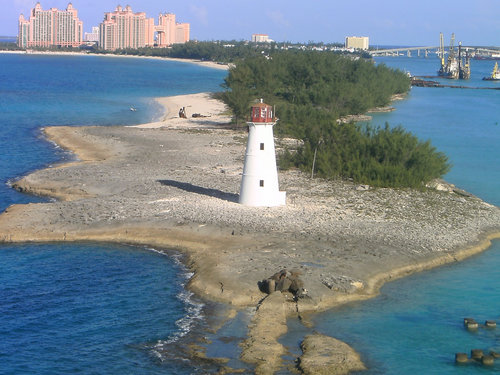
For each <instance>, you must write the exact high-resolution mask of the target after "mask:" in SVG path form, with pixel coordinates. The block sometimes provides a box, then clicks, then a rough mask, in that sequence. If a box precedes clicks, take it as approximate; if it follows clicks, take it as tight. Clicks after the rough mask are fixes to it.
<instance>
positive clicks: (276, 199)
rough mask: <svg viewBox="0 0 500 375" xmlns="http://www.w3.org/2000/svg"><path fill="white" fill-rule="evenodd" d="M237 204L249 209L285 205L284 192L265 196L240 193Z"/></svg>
mask: <svg viewBox="0 0 500 375" xmlns="http://www.w3.org/2000/svg"><path fill="white" fill-rule="evenodd" d="M239 203H240V204H242V205H244V206H249V207H276V206H285V205H286V191H277V192H275V193H274V194H272V195H270V194H267V195H265V196H262V195H260V196H259V195H255V194H245V193H244V192H241V193H240V199H239Z"/></svg>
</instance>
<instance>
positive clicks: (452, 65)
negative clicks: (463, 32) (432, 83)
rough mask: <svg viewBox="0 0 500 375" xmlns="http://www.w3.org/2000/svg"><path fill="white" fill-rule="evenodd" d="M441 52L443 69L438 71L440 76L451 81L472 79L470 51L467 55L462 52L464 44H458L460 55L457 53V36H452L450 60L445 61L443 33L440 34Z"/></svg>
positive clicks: (449, 52) (466, 52)
mask: <svg viewBox="0 0 500 375" xmlns="http://www.w3.org/2000/svg"><path fill="white" fill-rule="evenodd" d="M439 39H440V41H439V52H438V55H439V57H440V60H441V67H440V68H439V70H438V76H440V77H443V78H449V79H469V78H470V56H469V53H468V51H467V50H466V51H465V55H464V53H463V52H462V43H459V44H458V55H457V54H456V53H455V49H454V47H453V44H454V42H455V34H451V42H450V48H449V50H448V59H447V60H445V58H444V55H445V51H444V42H443V33H440V34H439Z"/></svg>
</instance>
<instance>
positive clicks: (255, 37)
mask: <svg viewBox="0 0 500 375" xmlns="http://www.w3.org/2000/svg"><path fill="white" fill-rule="evenodd" d="M272 41H273V40H272V39H269V35H267V34H252V43H271V42H272Z"/></svg>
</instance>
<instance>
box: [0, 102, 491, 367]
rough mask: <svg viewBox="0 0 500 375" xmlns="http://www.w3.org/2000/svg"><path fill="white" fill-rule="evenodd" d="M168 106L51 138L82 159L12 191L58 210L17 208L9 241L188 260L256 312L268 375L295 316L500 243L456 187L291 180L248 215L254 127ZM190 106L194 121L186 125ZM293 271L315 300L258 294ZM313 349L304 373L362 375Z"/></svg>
mask: <svg viewBox="0 0 500 375" xmlns="http://www.w3.org/2000/svg"><path fill="white" fill-rule="evenodd" d="M157 100H158V102H159V103H160V104H161V105H163V106H164V108H165V116H164V117H163V119H162V120H161V121H159V122H156V123H151V124H143V125H138V126H129V127H125V126H116V127H50V128H46V129H44V132H45V135H46V136H47V138H48V139H50V140H51V141H54V142H56V143H57V144H58V145H60V146H61V147H63V148H65V149H68V150H70V151H72V152H74V154H75V156H76V158H77V160H76V161H74V162H71V163H67V164H63V165H57V166H55V167H52V168H47V169H43V170H39V171H36V172H33V173H31V174H29V175H27V176H25V177H23V178H22V179H20V180H18V181H17V182H15V183H14V188H16V189H18V190H19V191H22V192H26V193H31V194H39V195H45V196H51V197H55V198H57V200H56V201H53V202H49V203H37V204H28V205H14V206H11V207H9V208H8V209H7V210H6V211H5V212H4V213H3V214H1V215H0V242H27V241H42V242H45V241H81V240H86V241H87V240H89V241H108V242H121V243H130V244H140V245H149V246H153V247H155V248H157V249H176V250H178V251H180V252H182V253H184V254H185V255H186V262H187V266H188V267H189V268H190V269H191V270H192V271H193V272H194V276H193V277H192V279H191V280H190V282H189V285H188V287H189V288H190V289H191V290H192V291H194V292H195V293H196V294H197V295H199V296H201V297H203V298H207V299H209V300H213V301H218V302H222V303H225V304H227V305H228V306H230V307H231V309H233V310H235V311H236V310H239V309H246V308H254V311H255V312H254V316H253V319H252V322H251V324H250V326H249V327H248V336H247V339H246V340H245V341H244V342H243V343H241V345H242V347H243V354H242V359H243V360H245V361H246V362H248V363H251V364H253V365H254V366H255V373H257V374H272V373H274V372H275V371H276V370H277V369H278V368H279V366H280V363H281V356H282V355H283V354H284V352H285V348H284V347H283V346H282V345H281V344H280V343H279V342H278V341H277V339H278V338H279V337H280V336H281V335H282V334H283V333H284V332H286V330H287V325H286V322H287V318H288V317H290V316H300V317H301V318H302V320H303V321H304V322H307V320H308V314H310V313H314V312H318V311H324V310H326V309H329V308H331V307H334V306H338V305H339V304H343V303H346V302H349V301H354V300H363V299H367V298H371V297H373V296H374V295H376V294H377V292H378V290H379V288H380V287H381V285H383V283H384V282H386V281H388V280H394V279H396V278H399V277H403V276H406V275H409V274H411V273H414V272H418V271H421V270H425V269H430V268H433V267H437V266H440V265H442V264H446V263H451V262H456V261H460V260H462V259H464V258H466V257H468V256H471V255H473V254H476V253H478V252H480V251H483V250H485V249H486V248H487V247H488V246H489V244H490V241H491V239H493V238H499V237H500V209H499V208H498V207H495V206H493V205H491V204H488V203H485V202H483V201H482V200H480V199H479V198H477V197H474V196H472V195H470V194H467V193H466V192H463V191H461V190H459V189H457V188H455V187H454V186H452V185H450V184H447V183H446V182H444V181H441V182H436V183H435V184H434V185H433V186H434V188H431V189H427V190H409V189H398V190H395V189H371V188H369V187H368V188H367V187H365V186H357V185H356V184H353V183H352V182H349V181H340V180H335V181H326V180H321V179H313V180H311V179H310V178H309V176H307V175H306V174H304V173H301V172H300V171H296V170H289V171H280V173H279V180H280V189H281V190H284V191H286V192H287V205H286V206H283V207H273V208H253V207H245V206H242V205H240V204H238V203H237V202H238V193H239V186H240V182H241V173H242V170H243V158H244V150H245V144H246V136H247V133H246V131H245V129H234V128H233V127H232V126H231V125H230V124H229V118H228V117H227V114H226V113H227V111H226V108H225V106H224V105H223V104H222V103H221V102H219V101H217V100H214V99H212V98H211V97H210V95H209V94H206V93H203V94H194V95H184V96H175V97H169V98H159V99H157ZM181 107H185V108H186V112H187V114H188V118H187V119H181V118H179V117H178V110H179V108H181ZM193 114H200V115H202V116H200V117H196V118H193V117H191V116H192V115H193ZM277 126H279V124H278V125H277ZM281 142H282V141H280V140H278V139H277V140H276V147H277V149H278V150H280V148H282V146H283V145H282V143H281ZM282 269H287V270H296V271H297V273H299V274H300V278H301V280H302V281H303V284H304V288H305V289H306V291H307V292H306V295H305V296H304V297H303V298H298V299H297V298H294V296H293V295H291V294H289V293H280V292H275V293H271V294H269V295H268V294H266V293H263V292H262V291H261V290H260V289H259V282H261V281H262V280H265V279H267V278H269V277H270V276H271V275H273V274H275V273H276V272H278V271H280V270H282ZM303 348H304V354H303V358H302V359H301V361H300V363H301V365H300V370H301V371H302V372H303V373H306V374H314V373H329V374H334V373H339V374H340V373H348V372H349V371H352V370H358V369H362V368H363V364H362V363H361V360H360V358H359V355H357V353H355V352H354V351H352V349H351V348H349V347H348V346H347V345H345V344H344V343H341V342H339V341H337V340H334V339H333V338H329V337H326V336H321V335H313V336H311V337H308V338H307V340H306V341H305V343H304V345H303ZM326 349H329V350H327V351H325V350H326ZM340 362H342V364H343V365H342V366H339V363H340ZM319 363H320V364H321V366H318V364H319ZM227 371H228V372H229V373H230V371H231V370H230V369H227Z"/></svg>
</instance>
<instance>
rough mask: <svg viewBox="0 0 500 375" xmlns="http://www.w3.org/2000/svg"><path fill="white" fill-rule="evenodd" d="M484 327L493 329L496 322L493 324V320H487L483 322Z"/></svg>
mask: <svg viewBox="0 0 500 375" xmlns="http://www.w3.org/2000/svg"><path fill="white" fill-rule="evenodd" d="M484 325H485V326H486V328H495V327H496V326H497V322H495V321H494V320H487V321H486V322H484Z"/></svg>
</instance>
